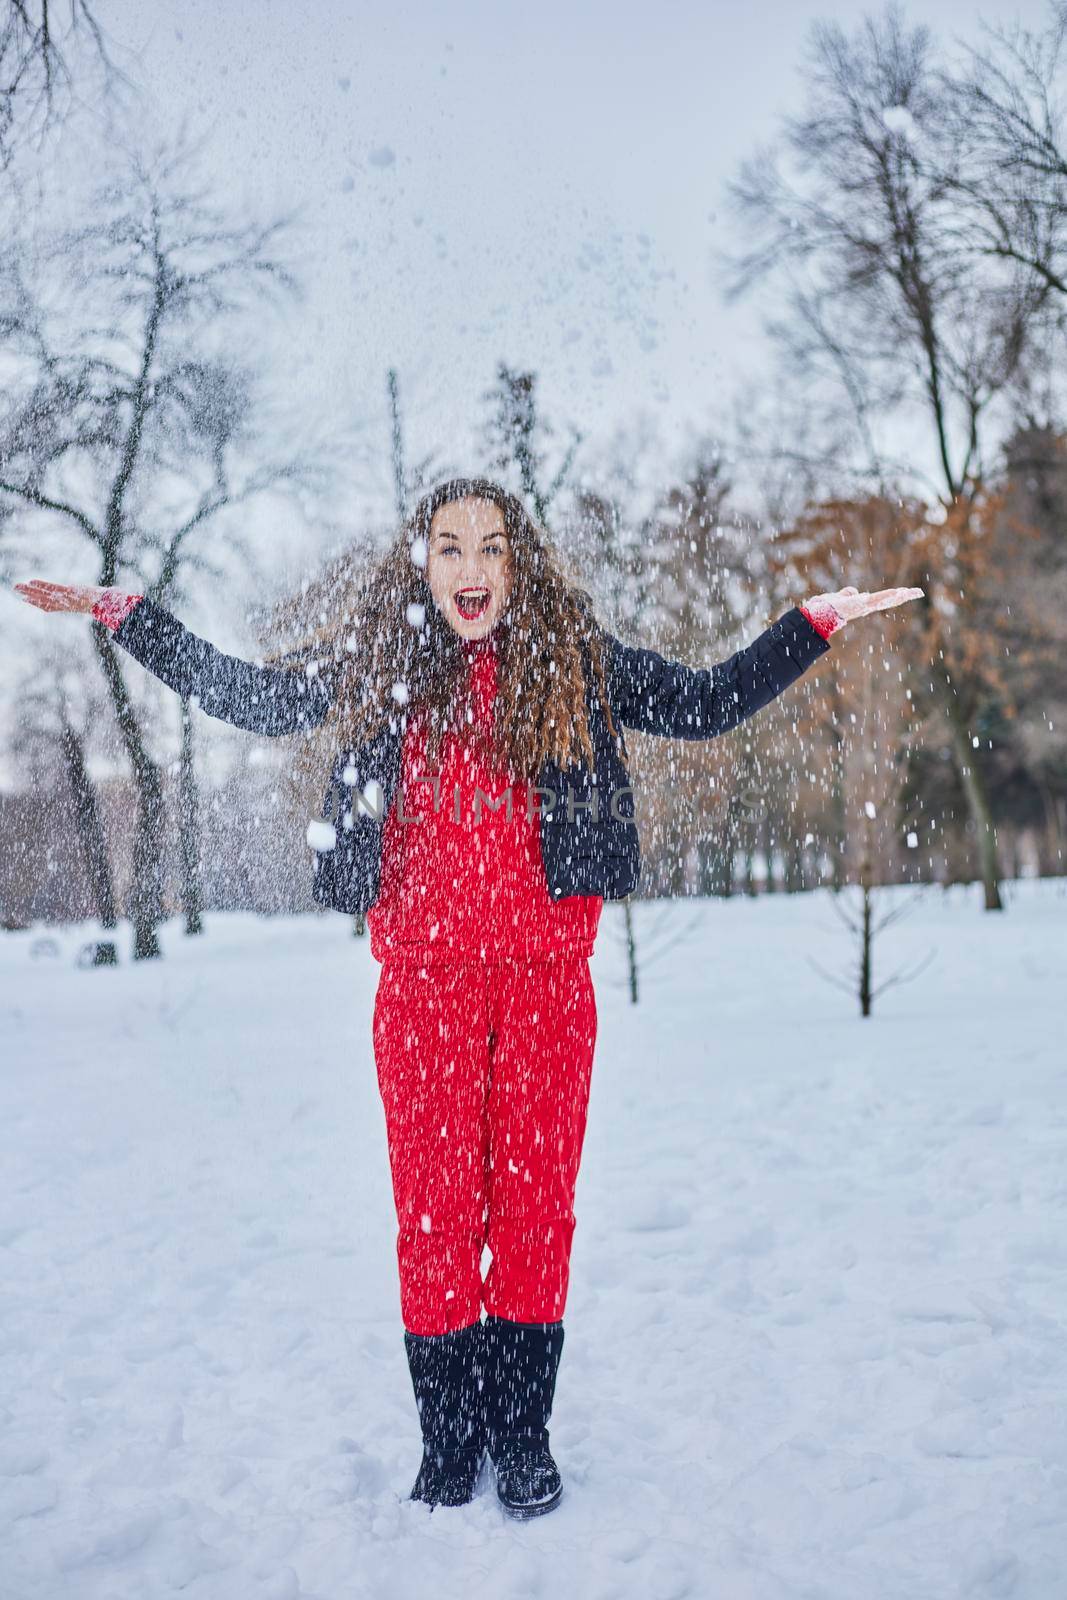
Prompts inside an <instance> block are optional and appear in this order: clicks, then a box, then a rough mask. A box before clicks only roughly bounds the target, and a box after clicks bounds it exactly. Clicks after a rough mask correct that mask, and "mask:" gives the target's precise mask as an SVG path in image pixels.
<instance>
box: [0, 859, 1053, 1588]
mask: <svg viewBox="0 0 1067 1600" xmlns="http://www.w3.org/2000/svg"><path fill="white" fill-rule="evenodd" d="M1007 894H1008V897H1009V910H1008V912H1007V914H1006V915H1004V916H1003V917H996V916H986V915H983V914H982V913H981V912H980V910H979V909H978V890H977V888H976V887H975V888H971V889H962V888H960V889H956V890H953V891H951V892H950V893H949V894H947V895H946V894H944V893H942V892H941V891H939V890H931V891H928V894H927V896H926V897H925V898H924V899H923V900H922V901H920V902H919V903H918V904H917V905H916V906H915V908H914V909H913V910H912V912H911V914H910V915H909V916H908V917H906V918H904V919H902V920H901V921H900V922H898V923H896V924H895V925H894V926H893V927H892V928H891V929H890V930H888V931H887V932H886V934H885V935H883V938H882V940H881V941H880V943H879V945H878V947H877V950H876V962H877V967H878V972H877V973H876V976H879V975H880V976H882V977H884V976H885V975H886V973H887V971H888V970H890V969H891V968H893V967H895V966H896V965H898V964H899V962H901V961H902V960H904V959H906V958H912V959H915V958H919V957H921V956H922V955H924V954H925V952H926V951H927V950H929V949H933V950H934V951H935V952H936V953H935V955H934V959H933V961H932V963H931V965H930V966H929V967H928V968H927V969H926V971H925V972H924V973H923V974H922V975H921V977H919V978H918V979H917V980H916V981H914V982H913V983H911V984H908V985H906V986H899V987H896V988H893V989H890V990H889V991H888V992H887V993H886V994H885V995H884V996H883V997H882V998H881V1000H879V1001H878V1003H877V1005H876V1011H875V1016H874V1017H873V1018H872V1019H871V1020H869V1021H867V1022H863V1021H861V1020H860V1019H859V1017H858V1015H857V1012H856V1007H855V1004H854V1002H853V1001H851V1000H850V999H848V998H847V997H846V996H845V995H844V994H842V993H841V992H840V991H839V990H837V989H835V988H833V987H832V986H831V985H830V984H828V983H827V982H826V981H825V979H824V978H822V977H820V976H819V975H818V974H816V973H815V972H814V971H813V970H812V967H811V965H810V962H809V959H808V957H809V953H811V954H814V955H816V956H817V957H818V959H819V960H820V961H821V962H822V963H823V964H824V965H836V966H841V967H843V966H844V963H845V960H846V950H845V943H844V937H845V936H844V933H843V931H842V929H841V926H840V923H839V922H838V919H837V918H836V916H835V915H834V913H833V911H832V909H831V906H830V904H829V899H828V896H827V894H826V893H825V892H820V893H818V894H814V895H804V896H794V897H790V898H784V897H781V898H779V897H772V898H770V899H762V900H758V901H744V900H738V901H734V902H730V903H721V902H714V903H710V904H707V905H703V906H700V907H697V908H694V907H692V906H685V907H672V908H669V910H668V912H667V916H668V917H669V918H670V919H673V921H674V923H675V926H676V929H677V930H679V931H681V930H683V929H686V928H688V929H689V931H688V933H687V936H686V938H685V939H684V940H683V941H682V942H679V943H678V944H676V945H675V946H674V948H673V949H669V950H661V953H660V957H659V960H658V962H657V963H656V964H655V965H654V966H652V967H651V969H650V970H649V972H648V974H647V976H646V980H645V986H644V993H643V995H642V1000H641V1004H640V1005H639V1006H638V1007H637V1008H636V1010H635V1009H633V1008H631V1007H630V1005H629V1004H628V1003H627V1000H626V994H625V990H624V988H623V987H622V983H621V979H622V975H623V972H622V953H621V945H620V944H619V941H618V933H617V930H618V925H619V915H618V908H614V907H608V908H606V909H605V913H604V919H603V922H602V924H601V941H600V947H599V948H598V951H597V955H596V958H595V960H594V975H595V978H596V985H597V997H598V1004H599V1011H600V1028H599V1039H598V1048H597V1062H596V1068H595V1071H594V1078H593V1095H592V1104H591V1109H590V1124H589V1131H588V1135H587V1140H586V1147H585V1156H584V1161H583V1168H582V1173H581V1177H580V1179H579V1186H578V1199H577V1204H576V1209H577V1214H578V1228H577V1232H576V1235H575V1243H574V1253H573V1259H572V1280H571V1294H570V1301H569V1304H568V1307H567V1315H566V1319H565V1323H566V1328H567V1342H566V1345H565V1348H564V1353H563V1360H562V1364H561V1367H560V1376H559V1384H558V1389H557V1396H556V1411H555V1416H554V1419H553V1424H552V1439H553V1447H554V1450H555V1454H556V1456H557V1459H558V1460H559V1463H560V1467H561V1470H562V1471H563V1474H564V1479H565V1485H566V1487H565V1498H564V1501H563V1503H562V1505H561V1507H560V1508H559V1510H558V1511H556V1512H555V1513H554V1514H552V1515H551V1516H548V1517H545V1518H544V1519H543V1520H540V1521H535V1522H533V1523H529V1524H525V1525H523V1524H517V1523H514V1522H509V1521H508V1520H507V1519H505V1517H504V1516H503V1514H502V1513H501V1511H500V1509H499V1507H498V1505H497V1502H496V1499H495V1494H494V1492H493V1489H492V1485H491V1484H490V1483H488V1482H485V1481H483V1487H482V1491H481V1494H480V1497H479V1498H478V1499H477V1500H476V1501H475V1503H474V1504H473V1505H470V1506H467V1507H463V1508H460V1509H457V1510H437V1511H434V1512H433V1513H430V1512H429V1511H428V1509H427V1508H426V1507H424V1506H421V1505H416V1504H414V1503H412V1502H410V1501H408V1500H407V1498H406V1497H407V1494H408V1491H409V1490H410V1487H411V1483H412V1481H413V1479H414V1475H415V1470H416V1467H417V1464H418V1459H419V1444H418V1429H417V1421H416V1416H415V1407H414V1400H413V1397H412V1394H411V1386H410V1380H409V1378H408V1374H407V1367H406V1364H405V1361H404V1354H403V1346H402V1341H401V1325H400V1320H399V1311H398V1304H399V1301H398V1290H397V1283H396V1271H395V1258H394V1248H395V1245H394V1217H393V1211H392V1203H391V1192H390V1186H389V1172H388V1163H387V1156H386V1149H385V1135H384V1125H383V1118H382V1111H381V1103H380V1100H379V1098H378V1090H377V1083H376V1079H375V1073H374V1065H373V1060H372V1057H371V1053H370V1043H369V1040H370V1014H371V1006H372V1001H373V996H374V988H375V983H376V980H377V973H378V968H377V967H376V966H375V965H374V963H373V962H372V960H371V958H370V953H369V950H368V948H367V945H366V943H365V942H362V941H357V940H355V939H353V938H352V937H351V936H350V934H349V931H348V924H347V923H346V921H345V920H344V919H343V918H341V917H338V916H333V915H330V916H327V917H324V918H315V917H308V918H293V919H282V920H277V921H265V920H259V919H257V918H255V917H252V916H236V915H234V916H218V917H213V918H210V919H209V921H208V933H207V936H206V937H205V938H203V939H201V940H199V941H188V940H185V939H183V937H182V935H181V931H180V927H179V926H178V925H176V924H175V925H172V926H168V928H167V929H166V930H165V934H166V949H167V958H166V960H165V961H163V962H160V963H156V964H151V965H147V966H145V967H143V968H140V969H134V968H133V967H132V966H131V965H130V964H128V963H127V964H126V965H124V966H123V967H122V968H121V969H120V970H118V971H81V970H78V969H77V968H76V967H75V966H74V955H75V952H76V950H77V947H78V945H79V944H80V943H81V942H82V940H83V939H84V938H85V937H86V933H87V931H88V930H86V929H68V930H62V931H60V932H59V933H58V934H57V935H56V938H57V942H58V946H59V953H58V954H57V955H55V956H53V957H51V958H48V957H38V958H36V959H35V958H33V956H32V955H31V946H32V945H33V943H34V940H35V939H36V938H39V937H40V932H39V931H38V932H37V933H18V934H0V1038H2V1041H3V1066H2V1069H0V1129H2V1135H0V1136H2V1140H3V1145H2V1150H0V1163H2V1165H0V1185H2V1189H0V1302H2V1310H0V1594H2V1595H3V1597H4V1600H68V1597H70V1600H75V1597H76V1600H158V1597H163V1596H166V1595H170V1594H171V1593H176V1592H180V1593H182V1594H183V1595H188V1596H191V1597H196V1600H209V1597H210V1600H253V1597H254V1600H297V1597H299V1596H303V1597H306V1600H312V1597H314V1600H346V1597H353V1600H355V1597H363V1596H367V1597H371V1596H373V1597H375V1600H422V1597H433V1600H478V1597H481V1596H493V1597H494V1600H530V1597H537V1596H542V1595H543V1596H550V1597H552V1600H564V1597H570V1596H580V1597H582V1600H614V1597H618V1600H631V1597H633V1600H638V1597H640V1600H683V1597H685V1596H696V1597H704V1596H707V1597H709V1600H711V1597H715V1600H720V1597H721V1600H942V1597H955V1596H961V1597H963V1596H967V1597H971V1596H976V1597H985V1596H988V1597H998V1600H999V1597H1004V1596H1011V1597H1013V1600H1014V1597H1018V1600H1058V1597H1060V1596H1063V1595H1064V1594H1067V1576H1065V1573H1067V1093H1065V1091H1067V1048H1065V1042H1064V1041H1065V1036H1067V883H1065V882H1063V881H1059V882H1054V883H1042V884H1033V883H1022V884H1011V885H1008V886H1007ZM637 915H638V928H639V934H640V933H641V932H642V930H645V938H646V941H647V942H651V931H650V930H651V928H652V925H653V924H654V923H655V924H658V925H659V932H658V934H657V940H658V941H659V942H660V943H661V944H662V941H663V939H664V937H665V934H664V930H663V923H662V918H663V915H664V913H663V910H662V908H656V907H651V908H649V907H639V908H638V912H637ZM691 923H693V924H695V926H693V927H689V925H690V924H691ZM128 944H129V940H128V930H124V934H123V950H124V955H125V952H126V950H127V949H128Z"/></svg>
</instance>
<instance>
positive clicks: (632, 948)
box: [622, 895, 637, 1005]
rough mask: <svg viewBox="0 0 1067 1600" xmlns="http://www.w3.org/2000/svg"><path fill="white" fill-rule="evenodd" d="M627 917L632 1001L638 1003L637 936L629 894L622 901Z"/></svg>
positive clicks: (628, 963)
mask: <svg viewBox="0 0 1067 1600" xmlns="http://www.w3.org/2000/svg"><path fill="white" fill-rule="evenodd" d="M622 907H623V915H624V916H625V918H626V961H627V965H628V967H629V970H630V1003H631V1005H636V1004H637V937H636V935H635V933H634V912H633V904H632V902H631V900H630V897H629V895H627V897H626V899H625V900H624V901H623V903H622Z"/></svg>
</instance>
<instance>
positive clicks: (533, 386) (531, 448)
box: [485, 361, 582, 526]
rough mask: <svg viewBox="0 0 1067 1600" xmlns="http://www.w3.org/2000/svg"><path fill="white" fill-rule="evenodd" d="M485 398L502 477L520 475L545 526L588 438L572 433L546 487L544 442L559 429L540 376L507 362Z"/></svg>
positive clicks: (500, 365)
mask: <svg viewBox="0 0 1067 1600" xmlns="http://www.w3.org/2000/svg"><path fill="white" fill-rule="evenodd" d="M485 398H486V399H487V400H488V401H489V402H490V403H491V406H492V411H491V414H490V419H489V427H488V437H489V444H490V449H491V451H492V456H493V464H494V466H496V467H497V468H498V469H499V470H500V471H502V472H506V471H509V470H512V469H513V470H514V471H515V472H516V474H517V476H518V480H519V484H520V486H521V489H522V492H523V494H524V495H525V496H526V497H527V499H528V500H529V502H530V504H531V505H532V506H533V508H534V514H535V516H536V517H537V520H538V522H540V523H541V524H542V526H544V525H546V524H547V521H548V514H549V511H550V510H551V508H552V506H553V504H554V502H555V500H556V496H557V495H558V494H559V492H560V490H561V489H562V488H563V486H564V485H565V484H566V482H567V480H568V478H569V477H570V473H571V468H572V467H573V465H574V457H575V454H576V453H577V450H578V446H579V445H580V444H581V441H582V436H581V434H580V433H579V432H578V430H577V429H572V430H571V440H570V444H569V445H568V447H567V450H566V452H565V453H564V456H563V460H562V462H561V463H560V466H559V468H558V470H557V472H556V474H555V476H554V477H553V478H552V480H551V482H549V483H546V482H545V481H544V479H545V474H546V465H547V455H546V451H545V449H544V441H546V440H547V439H549V438H551V437H552V434H553V428H552V425H551V424H550V423H548V422H547V421H546V420H545V418H544V417H543V416H542V415H541V413H540V411H539V409H538V405H537V374H536V373H534V372H520V371H518V370H517V369H516V368H513V367H509V366H508V365H507V363H506V362H505V361H501V362H500V364H499V366H498V367H497V379H496V383H495V384H494V385H493V387H492V388H491V389H490V390H489V391H488V392H487V394H486V395H485Z"/></svg>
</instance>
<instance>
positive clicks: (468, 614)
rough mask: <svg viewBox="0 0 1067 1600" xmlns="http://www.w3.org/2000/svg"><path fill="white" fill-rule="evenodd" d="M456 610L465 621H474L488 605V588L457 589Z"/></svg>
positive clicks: (455, 596) (455, 597)
mask: <svg viewBox="0 0 1067 1600" xmlns="http://www.w3.org/2000/svg"><path fill="white" fill-rule="evenodd" d="M453 598H454V599H455V602H456V610H457V611H458V612H459V614H460V616H461V617H462V618H463V620H464V621H465V622H474V621H476V620H477V618H478V617H480V616H481V615H482V613H483V612H484V611H485V610H486V609H487V607H488V605H489V590H488V589H457V591H456V593H455V595H454V597H453Z"/></svg>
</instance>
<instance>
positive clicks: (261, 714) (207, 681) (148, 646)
mask: <svg viewBox="0 0 1067 1600" xmlns="http://www.w3.org/2000/svg"><path fill="white" fill-rule="evenodd" d="M15 591H16V593H17V594H19V595H20V596H21V598H22V599H23V600H26V601H27V602H28V603H29V604H30V605H35V606H37V607H38V608H39V609H40V610H42V611H78V612H84V613H87V614H88V615H91V616H93V617H95V619H96V620H97V621H98V622H102V623H103V624H104V626H105V627H107V628H110V629H111V631H112V633H113V635H114V638H115V642H116V644H120V645H122V647H123V649H124V650H128V651H129V653H130V655H132V656H133V657H134V659H135V660H136V661H139V662H140V663H141V665H142V666H143V667H147V668H148V670H149V672H152V673H154V674H155V676H156V677H157V678H159V679H160V681H161V682H163V683H165V684H166V685H167V687H168V688H170V689H173V690H174V691H175V692H176V693H177V694H180V695H183V696H188V695H195V696H196V698H197V700H198V701H199V704H200V707H201V709H202V710H203V711H206V712H207V714H208V715H209V716H211V717H219V718H220V719H221V720H222V721H223V722H229V723H232V724H233V725H234V727H237V728H244V729H246V730H247V731H248V732H249V733H260V734H285V733H298V732H301V731H304V730H306V729H310V728H314V727H317V726H318V724H319V723H320V722H322V721H323V719H324V717H325V716H326V714H327V712H328V711H329V709H330V705H331V703H332V699H333V694H332V681H331V679H330V677H329V676H328V675H327V674H323V673H318V672H311V673H309V672H307V671H304V670H301V669H299V668H294V667H278V666H274V667H270V666H268V667H257V666H254V665H253V664H252V663H251V662H249V661H241V660H239V659H238V657H236V656H228V655H224V654H223V652H222V651H221V650H217V649H216V648H215V646H214V645H213V644H209V643H208V641H207V640H206V639H201V638H198V637H197V635H196V634H195V633H192V632H190V630H189V629H188V628H186V627H185V626H184V624H183V623H181V622H179V621H178V619H177V617H174V616H172V615H171V614H170V612H169V611H166V610H164V608H163V607H162V606H159V605H156V604H155V602H154V601H152V600H149V599H147V598H145V597H144V596H141V595H133V594H126V593H125V592H124V591H123V590H120V589H113V588H112V589H102V588H97V587H94V586H92V585H85V586H81V585H74V584H60V583H47V582H45V581H44V580H43V579H39V578H35V579H34V580H33V581H32V582H30V583H17V584H16V585H15Z"/></svg>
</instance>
